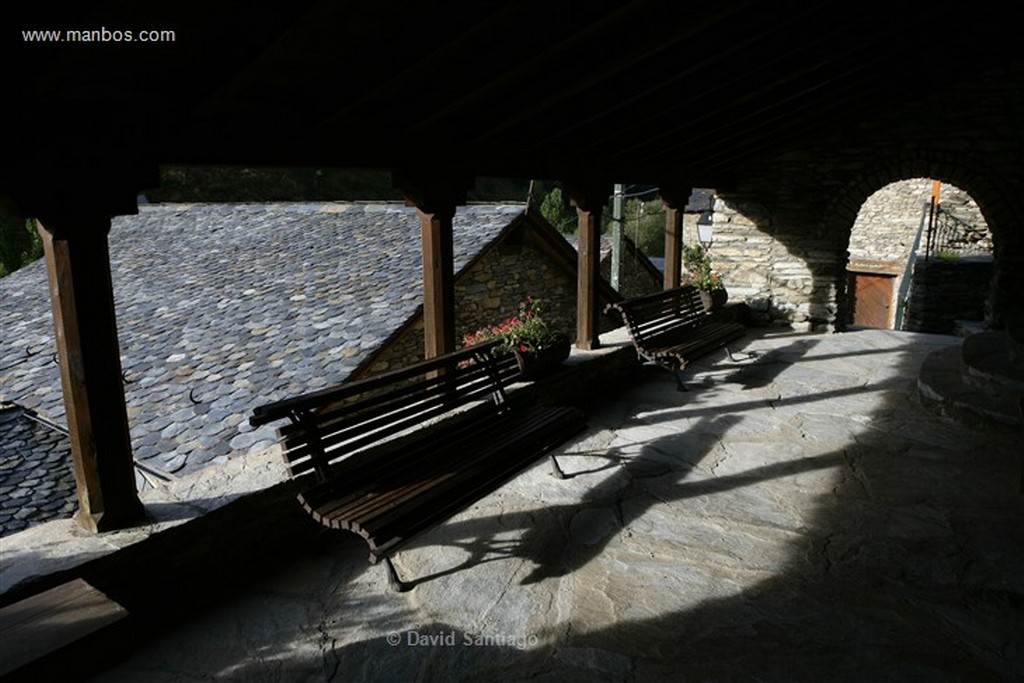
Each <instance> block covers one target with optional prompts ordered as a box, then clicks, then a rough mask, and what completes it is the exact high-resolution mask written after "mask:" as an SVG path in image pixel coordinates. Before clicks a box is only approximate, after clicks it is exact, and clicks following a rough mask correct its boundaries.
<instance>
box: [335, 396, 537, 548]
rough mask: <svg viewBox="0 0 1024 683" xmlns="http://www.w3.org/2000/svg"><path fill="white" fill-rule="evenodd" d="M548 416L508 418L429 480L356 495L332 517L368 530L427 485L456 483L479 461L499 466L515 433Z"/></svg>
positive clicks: (528, 429) (531, 428)
mask: <svg viewBox="0 0 1024 683" xmlns="http://www.w3.org/2000/svg"><path fill="white" fill-rule="evenodd" d="M550 419H551V416H550V415H535V416H531V417H530V420H529V422H527V423H523V422H521V421H514V422H513V421H509V422H508V424H506V425H503V429H501V430H500V431H491V432H490V434H489V437H490V438H489V441H488V444H487V446H486V449H481V450H480V451H479V452H477V453H474V454H473V455H471V456H466V457H462V458H459V459H458V460H457V461H454V462H446V463H444V465H443V467H439V468H436V469H433V471H432V474H431V476H430V477H429V478H428V479H423V478H421V477H416V478H414V479H413V481H411V482H409V483H408V484H407V485H406V486H404V487H398V488H394V487H393V488H392V489H391V490H390V491H389V492H388V494H387V495H385V496H379V495H375V496H372V497H369V498H368V497H366V496H362V497H359V498H357V499H355V500H353V501H351V503H350V504H348V505H346V506H345V507H344V509H343V510H340V509H339V510H336V511H335V515H334V516H335V517H341V516H344V518H345V521H346V523H347V524H349V525H351V526H347V527H345V528H350V529H351V530H353V531H355V530H357V528H362V529H367V530H369V529H370V527H371V526H373V525H382V524H385V523H386V522H387V521H388V520H389V519H392V518H393V517H394V516H395V514H396V513H394V510H395V509H396V508H397V507H398V506H401V505H404V504H407V503H408V502H409V501H411V500H413V499H414V498H415V496H416V495H417V494H418V493H420V492H422V491H423V490H425V489H427V488H437V487H441V488H445V489H447V487H445V486H444V484H445V482H446V481H448V480H451V481H453V482H458V481H460V480H463V479H467V478H469V477H471V476H473V468H474V467H477V466H480V465H481V463H482V464H483V466H486V467H493V468H500V467H501V466H502V463H503V462H504V461H503V460H502V459H500V458H499V456H500V455H502V454H506V455H507V453H508V449H509V448H511V447H512V446H515V445H517V440H518V437H517V432H533V431H535V430H537V429H541V428H543V424H544V423H545V422H548V421H550ZM518 445H521V443H520V444H518ZM517 453H518V457H519V459H529V461H530V462H533V461H534V460H535V459H536V458H537V457H538V456H536V455H533V454H532V453H530V452H529V451H527V450H526V449H521V448H520V449H518V450H517ZM455 465H458V466H455ZM403 514H404V512H403Z"/></svg>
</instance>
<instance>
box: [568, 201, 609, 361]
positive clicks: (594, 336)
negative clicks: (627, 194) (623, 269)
mask: <svg viewBox="0 0 1024 683" xmlns="http://www.w3.org/2000/svg"><path fill="white" fill-rule="evenodd" d="M566 188H567V189H568V191H569V196H570V197H571V198H572V205H573V206H574V207H576V215H577V217H578V225H579V256H578V258H579V261H578V263H579V265H578V268H577V279H576V347H577V348H579V349H584V350H589V349H596V348H598V347H599V346H600V341H599V339H598V327H599V326H598V322H599V317H598V316H599V309H598V302H597V283H598V279H599V278H600V277H601V212H602V211H603V210H604V206H605V204H606V203H607V202H608V197H609V195H611V184H610V183H596V182H591V183H572V182H567V183H566Z"/></svg>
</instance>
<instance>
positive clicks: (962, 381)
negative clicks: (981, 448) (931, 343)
mask: <svg viewBox="0 0 1024 683" xmlns="http://www.w3.org/2000/svg"><path fill="white" fill-rule="evenodd" d="M964 368H965V365H964V363H963V356H962V348H961V347H959V346H952V347H948V348H944V349H940V350H938V351H933V352H932V353H930V354H928V356H927V358H925V361H924V363H923V364H922V365H921V372H920V374H919V375H918V378H917V386H918V391H919V393H920V396H921V402H922V403H923V404H924V405H926V406H928V407H930V408H932V409H933V410H935V411H936V412H938V413H940V414H943V415H948V416H950V417H954V418H957V419H961V420H964V421H966V422H968V423H973V422H976V421H977V420H979V419H981V420H984V421H985V422H987V423H989V424H993V425H1001V426H1007V427H1011V428H1018V429H1019V428H1020V424H1021V415H1020V407H1019V400H1020V396H1021V392H1018V391H1014V390H1012V389H1009V388H1007V387H1006V386H1004V385H1002V384H999V383H987V384H985V385H982V384H981V383H980V382H979V383H975V382H976V379H977V378H974V379H972V381H971V382H968V381H967V376H968V373H966V372H965V371H964Z"/></svg>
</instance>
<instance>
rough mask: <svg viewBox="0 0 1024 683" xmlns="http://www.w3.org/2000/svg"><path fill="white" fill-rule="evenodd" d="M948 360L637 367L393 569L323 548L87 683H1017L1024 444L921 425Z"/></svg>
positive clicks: (780, 360)
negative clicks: (614, 391)
mask: <svg viewBox="0 0 1024 683" xmlns="http://www.w3.org/2000/svg"><path fill="white" fill-rule="evenodd" d="M952 343H957V340H954V339H952V338H947V337H929V336H923V335H909V334H901V333H892V332H883V331H862V332H856V333H850V334H845V335H827V336H816V335H815V336H811V335H795V334H780V335H778V336H766V337H763V338H760V339H755V340H753V341H751V342H750V343H749V349H753V350H757V351H760V352H761V353H762V354H763V355H762V356H761V358H760V360H759V361H758V362H757V363H756V364H754V365H750V366H746V367H739V366H736V365H732V364H730V363H728V362H724V363H717V364H705V365H704V366H703V367H702V368H699V369H698V373H697V374H696V376H694V377H693V378H692V380H691V387H692V390H691V391H689V392H686V393H680V392H677V391H675V389H674V385H673V383H672V381H671V380H670V379H669V378H668V377H667V376H666V375H665V374H664V373H662V372H658V371H655V370H653V369H651V370H650V371H648V370H647V369H645V370H643V371H640V373H639V374H640V375H641V377H640V378H639V379H638V382H637V384H636V386H635V388H633V389H632V390H629V391H627V392H625V393H622V394H620V395H615V396H609V397H607V398H606V399H604V400H602V401H601V407H600V409H598V410H595V411H593V412H592V414H591V423H590V425H591V426H590V428H589V431H588V432H587V433H586V434H585V435H584V437H583V438H581V440H579V442H577V443H575V444H573V445H571V446H570V447H568V448H567V449H566V451H565V454H564V455H563V456H562V458H561V461H562V464H563V466H564V468H565V469H566V470H567V471H569V472H570V473H572V477H571V478H570V479H568V480H565V481H558V480H556V479H554V478H552V477H551V476H550V475H549V474H548V472H549V470H548V467H547V465H546V464H541V465H538V466H537V467H535V468H533V469H531V470H530V471H528V472H527V473H525V474H524V475H522V476H520V477H519V478H517V479H516V480H514V481H513V482H511V483H510V484H508V485H507V486H506V487H504V488H503V489H501V490H499V491H498V492H496V493H495V494H493V495H491V496H489V497H488V498H486V499H485V500H483V501H481V502H480V503H479V504H478V505H476V506H475V507H473V508H472V509H470V510H468V511H466V512H465V513H463V514H461V515H460V516H458V517H457V518H455V519H454V520H452V521H451V522H449V523H448V524H446V525H444V526H443V527H441V528H439V529H437V530H435V531H434V532H432V533H431V534H428V535H426V536H424V537H422V538H421V540H419V541H418V542H417V543H416V544H415V546H414V547H411V548H409V549H407V550H405V551H403V552H401V553H400V554H399V556H398V561H397V564H398V566H399V569H400V571H402V572H404V573H405V574H407V576H408V577H415V578H416V580H417V582H418V585H417V586H416V588H415V589H414V590H412V591H411V592H408V593H405V594H396V593H391V592H388V591H387V590H386V582H385V578H384V575H383V572H382V571H381V570H380V569H379V568H376V567H369V566H367V565H366V563H365V548H364V547H363V546H362V545H361V541H359V540H358V539H356V538H355V537H354V536H351V535H348V534H340V533H339V534H337V535H330V534H325V535H324V536H323V537H322V540H323V542H322V543H321V544H317V545H315V546H313V547H312V548H311V549H310V548H306V549H300V548H297V549H296V557H295V559H294V561H293V562H291V563H290V564H289V566H288V567H287V568H286V569H285V570H283V571H280V572H275V573H273V574H270V575H266V576H262V577H260V578H259V579H258V580H257V581H256V583H255V585H254V586H253V587H252V588H251V589H249V590H247V591H246V592H245V593H244V594H242V595H240V596H236V597H233V598H231V599H229V600H225V601H223V602H221V603H220V604H216V605H211V606H210V609H209V610H206V611H204V612H202V613H201V614H197V615H196V617H195V618H194V619H192V620H189V621H188V622H187V623H182V624H179V625H177V626H175V627H173V628H170V629H168V630H167V631H166V632H165V633H164V634H162V635H161V636H160V637H159V638H157V639H156V640H154V641H151V642H150V643H149V644H148V645H146V646H145V647H143V648H142V649H140V650H139V651H138V652H137V653H136V654H135V655H134V656H133V657H132V658H131V659H129V660H128V661H126V662H125V663H123V664H122V665H120V666H119V667H117V668H114V669H111V670H109V671H107V672H106V673H105V674H103V675H102V676H100V678H99V680H101V681H136V680H147V681H198V680H210V679H212V678H214V677H216V678H217V679H218V680H219V679H222V678H223V679H228V680H246V681H249V680H288V681H321V680H336V681H362V680H367V681H369V680H387V681H405V680H423V681H430V680H487V678H488V677H490V678H492V679H494V680H527V679H529V680H531V681H573V680H579V681H584V680H611V681H634V680H635V681H646V680H716V681H717V680H768V681H783V680H784V681H791V680H809V681H811V680H813V681H820V680H830V681H835V680H870V681H875V680H915V681H917V680H963V681H980V680H1020V679H1021V677H1024V623H1022V613H1024V610H1022V608H1024V524H1022V521H1024V512H1022V509H1024V505H1022V501H1024V496H1021V495H1020V494H1019V493H1018V482H1019V477H1020V473H1019V472H1020V470H1019V468H1020V467H1021V440H1020V437H1019V434H1014V433H1001V432H995V431H992V430H988V429H972V428H968V427H965V426H962V425H959V424H956V423H952V422H949V421H947V420H945V419H943V418H940V417H937V416H935V415H933V414H931V413H929V412H928V411H926V410H924V409H923V408H921V406H920V404H919V402H918V400H917V396H916V381H915V378H916V371H917V368H918V367H919V366H920V364H921V362H922V360H923V358H924V357H925V355H926V354H927V353H928V352H930V351H932V350H935V349H936V348H940V347H942V346H944V345H948V344H952Z"/></svg>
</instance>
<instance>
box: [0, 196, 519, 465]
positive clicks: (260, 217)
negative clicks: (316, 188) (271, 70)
mask: <svg viewBox="0 0 1024 683" xmlns="http://www.w3.org/2000/svg"><path fill="white" fill-rule="evenodd" d="M522 211H523V206H522V205H512V204H507V205H491V204H488V205H473V206H467V207H460V208H459V210H458V211H457V213H456V216H455V219H454V226H455V230H454V249H455V268H456V270H458V269H459V268H461V267H462V266H463V265H464V264H465V263H467V262H468V261H469V260H470V259H472V258H473V256H475V255H476V254H478V253H479V252H480V251H481V250H483V249H484V248H485V247H486V246H487V245H488V244H489V243H490V242H491V241H492V240H494V239H495V238H496V237H497V236H498V235H499V233H500V232H501V231H502V229H503V228H504V227H505V226H507V225H508V224H509V223H510V222H512V220H513V219H514V218H515V217H516V216H518V215H519V214H520V213H522ZM420 251H421V247H420V229H419V221H418V219H417V217H416V215H415V213H414V212H413V210H412V209H410V208H407V207H405V206H402V205H397V204H367V205H362V204H347V203H344V204H343V203H268V204H166V205H159V204H152V205H143V206H141V207H140V209H139V214H138V215H137V216H120V217H117V218H114V220H113V222H112V228H111V231H110V254H111V271H112V279H113V285H114V299H115V309H116V315H117V324H118V333H119V339H120V342H121V363H122V368H123V371H124V376H125V385H124V387H125V396H126V402H127V407H128V413H129V422H130V429H131V436H132V443H133V447H134V449H135V456H136V459H137V460H140V461H147V464H149V465H151V466H155V467H156V468H162V469H165V470H168V471H176V470H180V471H182V472H185V471H191V470H194V469H197V468H199V467H201V466H202V465H204V464H206V463H208V462H209V461H210V460H211V459H213V458H214V457H217V456H218V455H226V454H229V453H232V452H245V451H249V450H253V449H259V448H264V447H266V446H269V445H270V444H271V443H272V442H273V440H274V430H273V428H272V427H270V426H265V427H262V428H260V429H256V430H251V429H249V427H248V422H247V418H248V414H249V413H250V412H251V410H252V408H253V407H254V406H255V405H258V404H260V403H264V402H267V401H271V400H275V399H280V398H284V397H286V396H289V395H295V394H298V393H302V392H305V391H310V390H312V389H316V388H321V387H324V386H328V385H330V384H335V383H338V382H340V381H342V380H344V379H345V378H346V376H347V375H348V374H349V373H350V372H351V371H352V370H353V369H354V368H355V367H356V366H357V365H358V364H359V363H360V362H361V361H362V360H363V359H364V358H365V357H366V356H367V355H368V354H369V353H370V352H371V351H372V350H374V349H375V348H376V347H377V346H378V345H379V344H381V343H382V342H383V341H384V340H385V339H387V338H388V336H389V335H390V334H391V333H392V332H393V331H394V330H395V329H397V328H398V327H399V326H401V325H402V324H404V323H405V322H406V321H407V320H408V319H409V318H410V317H411V316H412V315H414V314H415V313H416V312H417V310H418V307H419V305H420V302H421V299H422V278H421V270H422V265H421V255H420ZM0 320H2V321H3V324H2V327H0V400H6V401H11V402H15V403H17V404H18V405H20V406H23V407H25V408H29V409H33V410H36V411H38V413H39V414H40V415H42V416H43V417H45V418H47V419H50V420H53V421H55V422H57V423H63V422H64V419H65V418H64V405H63V397H62V394H61V388H60V374H59V368H58V367H57V365H56V364H55V361H54V354H55V348H54V342H53V321H52V318H51V313H50V301H49V292H48V289H47V282H46V267H45V264H44V263H43V262H41V261H40V262H36V263H33V264H31V265H29V266H27V267H25V268H22V269H21V270H18V271H16V272H15V273H12V274H11V275H9V276H7V277H5V278H3V279H0Z"/></svg>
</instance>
